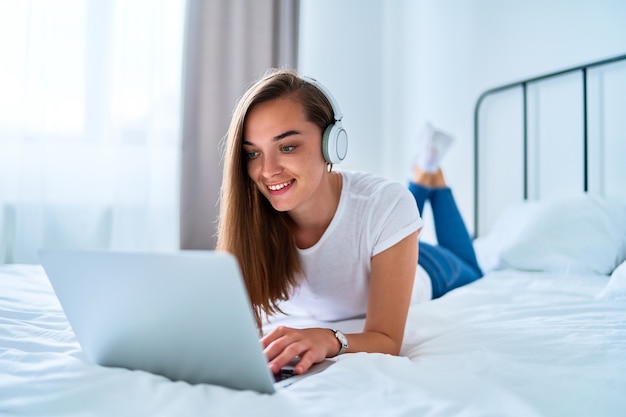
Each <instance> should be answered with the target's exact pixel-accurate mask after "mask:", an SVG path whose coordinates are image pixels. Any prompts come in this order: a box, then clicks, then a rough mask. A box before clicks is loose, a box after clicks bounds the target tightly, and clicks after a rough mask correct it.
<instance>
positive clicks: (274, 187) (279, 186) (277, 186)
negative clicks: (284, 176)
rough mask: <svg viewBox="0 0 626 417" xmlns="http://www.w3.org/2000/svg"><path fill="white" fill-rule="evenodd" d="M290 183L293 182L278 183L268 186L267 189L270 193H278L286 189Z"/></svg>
mask: <svg viewBox="0 0 626 417" xmlns="http://www.w3.org/2000/svg"><path fill="white" fill-rule="evenodd" d="M291 183H293V180H289V181H285V182H283V183H280V184H272V185H268V186H267V188H269V189H270V191H280V190H282V189H283V188H285V187H287V186H288V185H291Z"/></svg>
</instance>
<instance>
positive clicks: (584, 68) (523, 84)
mask: <svg viewBox="0 0 626 417" xmlns="http://www.w3.org/2000/svg"><path fill="white" fill-rule="evenodd" d="M618 61H626V55H619V56H615V57H612V58H607V59H602V60H599V61H594V62H590V63H588V64H584V65H578V66H575V67H571V68H567V69H563V70H560V71H555V72H551V73H548V74H543V75H539V76H535V77H531V78H527V79H525V80H521V81H517V82H513V83H510V84H505V85H501V86H499V87H495V88H491V89H489V90H487V91H485V92H483V93H482V94H481V95H480V96H479V97H478V99H477V101H476V105H475V107H474V233H475V234H477V233H478V230H479V229H478V227H479V224H478V223H479V209H480V207H479V201H480V198H479V197H480V194H479V192H480V181H479V180H480V178H479V173H480V169H479V167H480V165H479V164H480V162H481V161H480V157H479V156H480V152H479V148H480V137H479V132H480V129H479V127H480V126H479V123H480V117H479V113H480V108H481V105H482V103H483V101H484V100H485V98H487V97H489V96H491V95H494V94H496V93H501V92H504V91H507V90H513V89H520V90H521V94H522V129H523V131H522V140H523V163H522V165H523V171H524V172H523V199H524V200H526V199H528V101H527V100H528V99H527V91H528V87H529V85H531V84H533V83H536V82H539V81H545V80H549V79H553V78H557V77H561V76H563V75H566V74H571V73H576V72H579V73H581V74H582V77H581V79H582V85H581V94H582V105H583V108H582V120H583V126H582V129H583V132H582V133H583V145H582V146H583V159H584V160H583V161H582V163H583V171H584V172H583V184H582V190H583V191H585V192H587V191H588V187H589V184H588V135H589V127H588V122H587V119H588V108H587V103H588V99H587V93H588V89H587V72H588V70H589V69H591V68H596V67H601V66H605V65H608V64H612V63H615V62H618Z"/></svg>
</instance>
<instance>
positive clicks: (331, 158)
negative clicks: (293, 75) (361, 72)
mask: <svg viewBox="0 0 626 417" xmlns="http://www.w3.org/2000/svg"><path fill="white" fill-rule="evenodd" d="M302 79H303V80H304V81H306V82H308V83H309V84H312V85H314V86H315V87H316V88H317V89H318V90H320V91H321V92H322V94H324V96H326V98H327V99H328V101H329V102H330V105H331V106H332V108H333V118H334V119H335V121H334V122H333V123H332V124H330V125H329V126H328V127H327V128H326V129H325V130H324V133H323V134H322V154H323V155H324V160H325V161H326V162H327V163H329V164H338V163H339V162H341V161H343V159H344V158H345V157H346V154H347V153H348V134H347V133H346V130H345V129H344V128H343V125H342V123H341V119H343V114H342V113H341V110H339V106H338V105H337V102H336V101H335V98H334V97H333V95H332V94H331V93H330V91H329V90H328V89H327V88H326V87H324V85H322V84H321V83H319V82H318V81H317V80H315V79H313V78H311V77H302Z"/></svg>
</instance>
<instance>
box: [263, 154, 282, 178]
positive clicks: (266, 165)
mask: <svg viewBox="0 0 626 417" xmlns="http://www.w3.org/2000/svg"><path fill="white" fill-rule="evenodd" d="M281 171H282V166H281V164H280V161H279V158H278V157H276V156H274V155H268V154H264V155H263V176H264V177H265V178H271V177H273V176H275V175H277V174H280V172H281Z"/></svg>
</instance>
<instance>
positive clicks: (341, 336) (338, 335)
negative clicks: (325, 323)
mask: <svg viewBox="0 0 626 417" xmlns="http://www.w3.org/2000/svg"><path fill="white" fill-rule="evenodd" d="M329 330H330V331H332V332H333V333H334V334H335V337H336V338H337V340H338V341H339V344H341V348H340V349H339V353H337V355H336V356H339V355H341V354H342V353H345V352H346V350H348V338H347V337H346V335H345V334H343V333H342V332H340V331H339V330H336V329H329Z"/></svg>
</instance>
